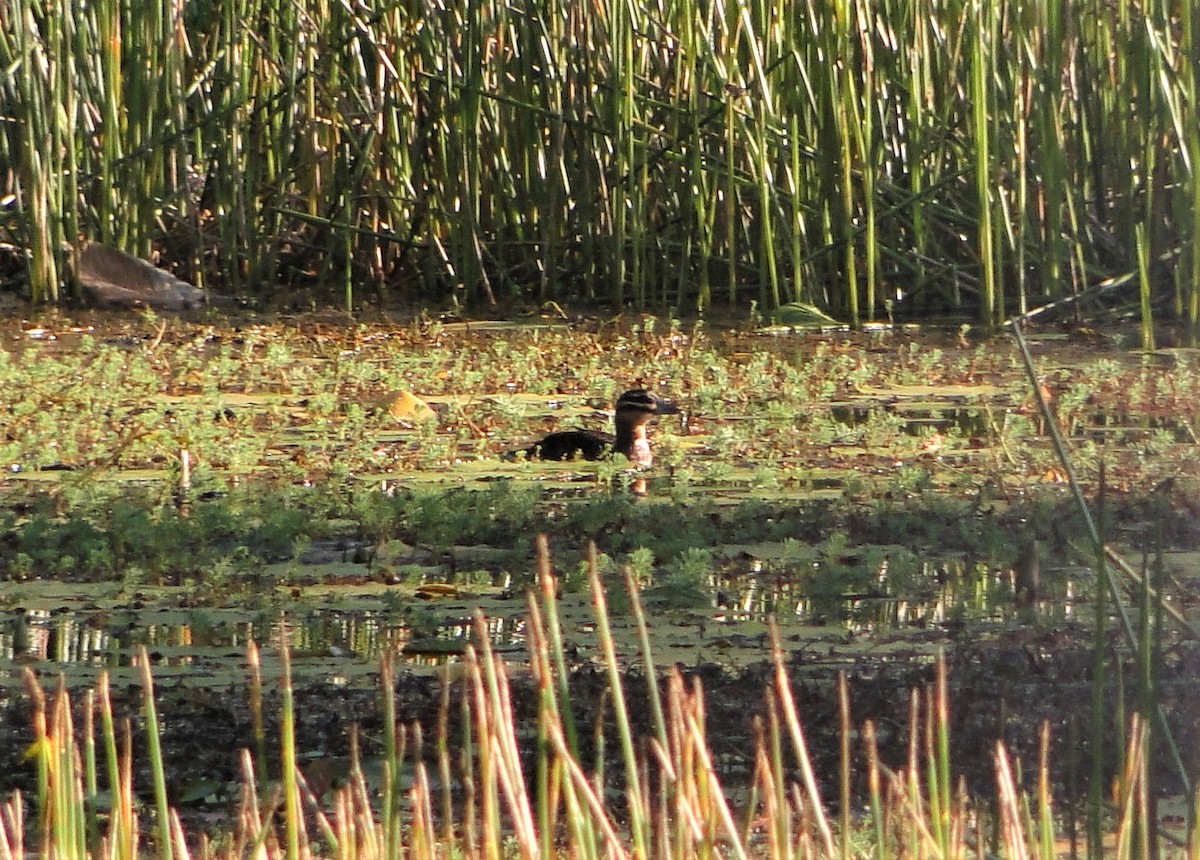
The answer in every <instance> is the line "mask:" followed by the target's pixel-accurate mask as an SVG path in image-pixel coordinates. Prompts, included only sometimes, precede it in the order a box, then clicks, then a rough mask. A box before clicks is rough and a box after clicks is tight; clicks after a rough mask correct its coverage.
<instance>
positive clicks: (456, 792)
mask: <svg viewBox="0 0 1200 860" xmlns="http://www.w3.org/2000/svg"><path fill="white" fill-rule="evenodd" d="M589 557H590V559H591V564H590V567H589V574H588V578H589V582H590V593H591V595H592V602H593V611H594V618H595V623H596V625H597V628H598V631H599V634H600V640H601V649H600V652H601V653H600V654H599V655H598V658H597V663H598V665H597V667H596V669H597V672H598V675H600V676H603V678H604V679H605V680H604V682H603V683H604V684H605V685H606V690H607V692H606V694H605V695H604V696H603V700H605V701H607V702H608V703H609V704H608V707H607V708H602V710H601V712H600V713H599V714H597V715H596V719H597V720H598V723H597V725H596V726H590V725H578V724H577V723H576V716H575V714H574V713H573V711H572V708H571V705H570V696H569V686H568V685H569V679H570V676H571V674H572V673H573V672H574V669H572V668H571V666H572V661H571V660H570V659H569V658H568V656H567V654H566V653H565V649H564V640H563V630H562V628H561V625H560V618H559V614H558V610H557V605H556V597H555V594H556V591H557V583H556V582H555V577H554V575H553V573H552V564H551V560H550V558H549V555H548V553H547V552H546V545H545V542H544V541H539V555H538V568H539V574H538V577H537V584H536V587H535V588H534V589H533V590H531V592H530V594H529V596H528V600H529V615H528V618H529V640H528V654H527V658H528V661H529V663H528V667H529V670H530V671H531V672H532V679H533V683H534V688H535V689H536V694H535V697H534V698H535V699H536V705H535V707H536V711H537V718H536V719H535V720H532V721H528V722H518V720H517V719H516V718H515V716H514V713H515V710H514V702H513V700H512V693H513V690H512V687H511V682H510V678H509V673H510V671H512V666H511V664H510V663H509V662H507V661H506V659H505V658H504V657H502V656H500V655H496V654H493V653H492V651H491V648H490V645H489V641H490V640H489V636H488V634H487V629H486V620H485V619H484V618H483V616H478V617H477V618H476V619H475V626H476V631H477V637H476V645H475V647H473V648H471V649H469V650H468V652H467V654H466V658H465V661H464V662H463V663H462V664H461V665H460V666H459V667H458V668H459V669H460V670H461V671H458V672H456V674H455V677H456V678H457V680H451V676H450V675H449V673H447V674H446V676H445V677H444V679H443V684H442V696H441V706H440V708H439V711H438V719H437V726H436V727H434V726H419V725H406V724H401V723H400V722H399V720H398V719H397V713H398V703H397V700H396V678H395V666H394V664H393V662H392V660H391V659H390V658H385V659H384V660H383V663H382V667H381V669H380V674H379V688H380V694H379V696H378V702H379V704H378V707H379V709H380V710H381V712H382V720H381V727H382V728H381V732H380V733H379V734H378V735H372V736H367V737H363V736H361V735H360V733H358V732H353V733H352V737H351V752H350V756H349V760H348V762H346V763H344V766H343V767H342V768H341V769H340V770H339V772H338V774H337V775H336V776H335V775H333V774H330V773H326V772H325V771H324V770H323V769H322V768H321V767H318V766H317V764H315V763H313V762H309V763H308V764H307V765H305V764H304V762H303V761H302V757H301V755H300V752H301V751H300V750H298V749H297V748H296V731H297V725H296V723H297V720H299V719H301V718H302V715H301V714H299V713H297V712H296V710H295V702H294V698H293V689H292V684H291V675H290V665H291V661H290V654H289V649H288V647H287V644H286V639H284V640H283V643H282V644H283V647H282V648H280V649H278V655H277V656H278V658H279V660H278V666H279V671H280V673H281V678H280V685H281V686H280V689H281V694H280V696H279V697H278V698H274V699H272V701H273V702H276V703H278V707H279V708H280V712H279V714H278V720H277V725H278V736H277V737H276V736H275V734H274V733H272V737H271V743H272V744H275V743H278V745H279V746H278V749H272V750H271V751H270V752H269V753H268V750H267V743H268V740H267V737H266V733H265V732H264V731H263V729H262V726H263V725H264V714H263V707H264V706H263V699H262V692H261V691H262V687H263V678H262V671H263V670H262V665H261V658H260V654H259V650H258V648H257V647H256V646H255V645H253V643H252V644H251V645H250V648H249V653H248V655H247V656H248V660H247V664H246V666H247V671H248V673H249V676H250V684H249V689H250V694H251V703H252V704H251V707H252V709H253V712H254V725H255V726H256V730H255V736H256V737H257V743H256V748H253V749H247V750H244V751H242V753H241V775H242V787H241V799H240V801H238V802H237V803H236V805H235V806H236V813H235V817H234V823H233V825H232V827H230V828H229V829H227V830H223V831H221V832H219V833H212V834H205V835H200V834H195V833H188V832H186V831H185V828H184V826H183V824H182V823H181V819H180V817H179V815H178V814H177V812H176V811H175V810H174V809H173V808H172V804H171V802H170V801H169V800H168V794H167V789H166V785H167V779H166V775H165V772H164V767H165V766H164V758H163V752H162V749H161V746H160V740H159V735H160V733H161V731H162V727H161V725H160V718H159V716H158V711H157V709H156V705H155V701H156V693H155V688H154V677H153V670H152V668H151V661H150V658H149V655H148V654H147V653H146V651H145V649H143V650H142V651H141V654H140V656H139V657H138V659H137V665H138V666H140V668H141V674H142V679H141V696H142V703H143V704H142V708H143V710H142V714H141V718H140V720H139V722H140V724H141V729H140V731H144V733H145V741H144V743H143V742H141V741H139V743H138V748H139V750H144V751H145V754H146V755H147V757H148V759H149V771H148V772H149V775H150V785H145V784H139V785H136V786H135V781H134V770H135V767H134V764H135V763H134V762H133V760H132V758H131V748H132V742H131V726H130V723H129V722H128V721H127V720H126V721H118V720H116V719H115V718H114V710H113V706H112V704H111V694H110V688H109V683H108V681H107V677H106V676H104V675H102V676H101V678H100V682H99V685H98V687H97V688H96V689H95V690H94V691H89V692H88V693H87V694H86V696H85V697H84V702H85V708H84V710H83V711H82V717H83V724H82V725H80V726H77V725H76V724H75V722H74V721H75V720H77V719H79V717H78V716H73V715H78V714H80V711H78V710H73V709H72V707H71V704H70V700H69V694H68V693H67V692H66V690H65V689H60V690H59V691H58V692H57V693H56V694H54V695H52V696H50V697H49V700H48V699H47V696H46V694H45V693H44V692H43V691H42V682H41V681H39V680H38V679H36V678H34V676H33V674H32V673H31V672H29V671H28V670H26V673H25V674H26V679H27V685H28V689H29V692H30V695H31V697H32V702H33V705H34V707H33V709H32V718H33V723H34V728H35V736H36V740H35V743H34V744H33V745H32V747H31V748H30V751H29V755H30V757H31V758H32V760H33V763H34V766H35V767H36V769H37V774H38V776H37V790H36V797H35V798H33V801H34V802H33V803H32V804H29V805H27V801H26V800H24V799H23V798H22V797H21V796H19V795H17V796H14V797H12V798H11V799H9V800H7V801H6V802H5V803H4V804H3V806H2V810H3V813H4V814H3V816H0V856H4V857H5V858H10V857H11V858H23V857H26V856H31V855H34V854H36V856H46V857H52V856H69V857H78V858H83V857H86V856H106V857H113V856H116V857H129V858H134V857H141V856H151V855H152V856H156V857H160V858H174V857H179V858H183V857H191V856H199V857H229V858H236V857H246V856H251V857H259V858H276V857H280V858H282V857H288V858H293V857H310V856H316V857H325V856H328V857H339V858H342V857H344V858H371V857H387V858H392V857H400V856H407V857H426V858H433V857H436V856H444V855H445V854H454V855H458V856H463V857H466V858H485V859H486V860H495V858H500V857H505V856H520V857H523V858H528V860H534V859H535V858H542V860H553V858H563V857H565V858H590V857H598V856H605V857H610V858H618V860H620V858H660V860H666V858H674V860H692V858H697V860H699V858H705V857H712V856H729V857H739V858H749V857H762V858H768V860H771V859H772V858H776V860H783V858H789V857H797V856H799V857H825V858H834V857H841V858H857V857H870V858H888V857H913V856H936V857H945V858H957V857H972V856H981V855H984V854H989V855H993V856H1005V857H1030V856H1036V857H1042V858H1054V857H1060V856H1065V855H1066V854H1070V855H1071V856H1077V855H1078V856H1088V857H1100V856H1104V857H1111V858H1117V860H1124V858H1144V857H1150V856H1160V855H1159V853H1158V852H1159V851H1162V852H1164V856H1179V857H1194V856H1196V852H1197V850H1198V849H1200V846H1198V845H1197V843H1196V839H1197V836H1196V834H1195V832H1194V831H1193V832H1192V833H1191V834H1190V835H1188V834H1187V833H1186V831H1185V830H1182V829H1181V828H1180V827H1179V821H1178V819H1176V820H1175V824H1173V825H1171V826H1169V827H1161V826H1160V822H1159V820H1158V817H1157V815H1158V813H1157V804H1158V802H1159V800H1158V798H1157V797H1156V789H1155V783H1154V780H1153V778H1152V777H1151V776H1150V769H1149V765H1148V760H1149V743H1150V741H1149V737H1150V733H1149V732H1148V731H1147V728H1146V726H1145V723H1144V722H1143V721H1142V720H1141V719H1140V718H1139V717H1137V716H1133V717H1132V718H1131V720H1130V722H1129V729H1128V735H1127V737H1128V741H1127V744H1126V746H1125V747H1124V749H1123V750H1118V751H1116V755H1117V756H1118V757H1119V760H1120V761H1119V764H1118V765H1116V766H1115V768H1114V766H1113V763H1112V762H1109V763H1108V765H1107V766H1106V771H1110V770H1111V772H1112V773H1113V783H1112V786H1111V788H1112V793H1111V797H1107V796H1106V795H1105V793H1104V792H1097V791H1093V792H1091V793H1090V794H1089V795H1088V798H1089V799H1088V801H1087V804H1086V805H1083V804H1079V805H1069V811H1068V812H1066V813H1064V812H1063V811H1061V810H1059V809H1057V808H1056V803H1055V800H1054V798H1053V796H1052V789H1051V783H1052V778H1051V775H1050V768H1051V767H1052V766H1054V767H1061V766H1062V765H1061V764H1060V763H1055V762H1051V761H1050V759H1049V756H1048V750H1049V735H1050V732H1051V727H1050V726H1049V724H1044V725H1043V726H1042V729H1041V742H1040V743H1041V752H1040V755H1039V757H1038V760H1037V761H1036V762H1019V761H1017V760H1015V759H1014V758H1013V757H1012V755H1011V754H1010V753H1009V751H1008V749H1007V748H1006V746H1005V745H1004V744H1003V743H998V744H997V745H996V746H995V747H994V749H993V751H992V752H993V761H994V775H995V788H994V793H985V794H984V795H983V796H981V795H980V794H978V793H971V794H968V793H967V791H966V785H965V782H964V781H963V779H962V778H961V776H960V775H959V774H958V773H957V772H956V770H955V767H954V763H953V762H952V761H951V758H950V747H951V743H950V733H951V724H950V714H951V708H950V702H949V700H948V695H949V694H948V684H947V674H946V665H945V662H944V661H943V660H942V659H940V658H939V659H938V660H937V661H936V662H935V664H934V665H935V667H936V669H935V672H934V675H933V680H932V682H931V683H929V684H928V685H927V686H926V687H925V688H924V689H919V690H913V691H912V694H911V697H910V698H909V701H908V703H907V707H906V706H905V704H904V703H903V699H901V700H900V701H899V702H897V706H898V711H899V712H898V713H897V714H896V716H895V720H888V721H887V723H888V725H886V726H877V725H876V724H874V723H872V722H868V723H866V724H865V725H862V726H859V725H858V724H857V723H856V722H855V718H854V714H853V711H852V708H851V693H852V690H851V688H850V687H849V685H848V684H847V682H846V678H845V676H844V675H842V676H841V677H840V679H839V680H838V682H837V689H838V703H839V704H838V707H837V717H836V718H835V719H836V720H837V722H838V724H839V725H840V736H841V742H840V748H839V749H838V751H837V752H836V756H838V757H839V759H840V767H839V768H838V774H839V775H838V776H837V777H836V778H835V779H831V780H825V781H822V780H820V779H818V777H817V775H816V773H815V771H814V768H813V763H812V757H811V750H810V745H809V741H808V740H807V739H806V733H805V722H806V719H805V702H804V701H802V700H800V699H798V698H797V696H802V695H803V690H802V689H800V688H797V687H796V685H795V684H794V682H793V681H792V680H791V678H790V677H789V669H788V666H787V660H786V658H785V655H784V651H783V643H782V642H781V640H780V638H779V632H778V630H776V629H773V630H772V633H771V649H770V652H771V657H770V663H769V666H770V667H773V668H770V669H769V671H767V672H765V673H761V675H760V676H761V677H762V680H763V684H764V686H765V689H764V690H763V694H764V696H765V700H764V701H765V705H764V707H763V716H762V717H761V718H759V719H757V720H756V721H755V727H754V740H753V750H752V751H749V752H748V755H749V756H750V758H749V759H748V761H751V762H752V766H749V767H745V768H742V769H741V775H742V777H743V778H744V780H745V784H735V783H736V780H734V779H732V778H731V775H730V771H729V770H728V769H727V768H725V767H722V766H720V764H719V763H718V762H717V761H715V760H714V759H713V757H712V754H711V746H712V745H711V742H710V739H709V735H710V734H711V733H713V732H718V731H720V730H721V729H720V727H719V726H710V725H709V720H708V714H707V708H706V704H705V701H706V696H705V691H704V689H703V687H702V685H701V683H700V681H699V679H698V678H693V680H692V682H691V683H685V681H684V678H683V675H682V674H681V673H680V672H679V670H678V669H673V670H669V671H665V672H663V674H664V675H665V683H663V684H662V685H661V688H660V684H659V677H660V674H659V670H658V669H656V666H655V662H654V656H653V653H652V652H651V650H650V649H649V645H648V638H647V636H646V624H647V619H646V617H645V615H644V613H643V610H642V607H641V605H640V602H639V600H638V589H637V588H636V586H635V583H634V582H633V580H632V578H631V577H626V581H625V583H624V587H625V588H627V589H628V595H629V598H630V600H631V601H632V612H633V615H634V618H635V620H636V623H637V626H638V628H639V629H640V630H641V631H642V637H641V642H640V645H638V646H634V648H633V650H634V651H635V652H636V653H635V654H625V655H622V656H618V652H617V648H616V647H615V645H614V641H613V637H612V635H611V633H610V630H609V620H610V619H609V611H608V607H607V600H606V588H605V586H604V584H603V583H602V580H601V574H600V569H599V566H598V565H597V563H596V557H597V556H596V553H595V551H594V548H593V550H592V551H591V552H590V553H589ZM621 588H622V585H621V584H620V583H617V582H613V583H612V584H611V586H610V587H609V588H608V589H607V592H609V593H611V592H612V591H615V590H620V589H621ZM630 663H633V664H636V665H638V666H640V669H641V671H640V672H636V673H630V672H629V671H628V669H629V665H630ZM647 681H649V683H647ZM639 685H641V686H644V687H645V689H644V690H643V691H641V692H640V693H639V694H638V699H639V701H642V702H648V703H649V705H648V711H647V712H645V713H639V714H633V713H631V711H630V710H629V705H628V704H627V698H626V697H627V695H629V693H630V692H632V688H633V687H635V686H639ZM452 686H455V687H459V686H461V688H462V695H461V697H457V696H456V698H457V699H458V700H459V701H460V707H461V712H460V713H459V712H456V711H455V710H453V709H451V707H450V697H449V690H450V688H451V687H452ZM810 716H811V714H810ZM451 721H453V722H454V723H455V726H456V729H455V742H454V743H452V742H451V739H450V734H449V732H448V730H447V725H448V723H449V722H451ZM272 723H276V720H275V719H274V716H273V715H272ZM601 724H603V725H604V726H605V728H604V729H603V730H601ZM881 730H882V731H883V732H884V734H885V735H890V734H892V733H895V732H900V733H906V735H907V737H908V738H909V740H908V749H909V752H908V758H907V761H905V762H903V763H901V764H899V765H896V766H893V767H889V766H887V765H886V764H884V763H883V762H882V761H881V759H880V755H879V753H878V750H877V746H876V743H877V740H876V739H877V733H878V732H879V731H881ZM593 735H594V738H593V740H594V741H595V742H596V743H599V744H603V740H602V738H604V737H607V738H608V739H609V742H610V743H612V744H614V745H615V746H616V747H617V752H615V753H614V754H613V755H612V757H611V760H610V758H609V757H607V756H606V755H605V754H604V752H603V751H602V749H593V750H592V751H591V753H586V752H585V746H590V744H584V743H583V742H584V740H585V739H587V738H589V737H592V736H593ZM1118 746H1119V744H1118ZM830 752H831V751H823V753H822V754H823V755H824V756H825V757H828V755H829V753H830ZM138 765H139V767H138V771H139V773H141V774H144V773H145V772H146V768H145V767H144V766H143V765H144V763H140V762H139V763H138ZM1070 765H1071V767H1072V768H1074V767H1077V766H1080V763H1079V762H1071V763H1070ZM1195 802H1196V799H1195V798H1187V797H1184V798H1182V803H1183V804H1184V806H1185V807H1186V808H1188V809H1189V811H1187V812H1184V813H1183V814H1184V816H1185V817H1187V818H1191V817H1192V816H1194V812H1195V806H1194V804H1195ZM1177 805H1178V804H1177ZM34 810H36V827H35V826H33V825H34V823H35V815H34ZM1160 827H1161V829H1160ZM1084 834H1086V837H1085V835H1084ZM147 835H152V845H153V848H152V849H148V848H147V847H146V846H145V845H144V843H143V842H142V840H143V839H144V838H145V837H146V836H147ZM1168 837H1169V839H1168ZM1160 839H1163V840H1167V841H1164V842H1161V843H1160V841H1159V840H1160Z"/></svg>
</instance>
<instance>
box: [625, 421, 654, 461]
mask: <svg viewBox="0 0 1200 860" xmlns="http://www.w3.org/2000/svg"><path fill="white" fill-rule="evenodd" d="M629 462H631V463H633V464H634V465H635V466H638V467H639V468H642V469H649V468H650V467H651V466H653V465H654V454H653V453H651V451H650V440H649V439H648V438H647V437H646V428H645V427H644V426H643V427H637V428H635V429H634V431H633V446H632V448H631V449H630V451H629Z"/></svg>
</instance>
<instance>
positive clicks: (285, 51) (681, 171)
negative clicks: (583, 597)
mask: <svg viewBox="0 0 1200 860" xmlns="http://www.w3.org/2000/svg"><path fill="white" fill-rule="evenodd" d="M1198 18H1200V10H1198V9H1197V7H1196V5H1195V3H1194V2H1192V0H1180V2H1166V0H1150V2H1147V3H1144V4H1140V5H1135V4H1116V5H1114V4H1111V3H1106V2H1103V0H1066V2H1064V3H1058V4H1046V3H1040V2H1034V0H1014V2H1011V3H1004V4H997V3H988V2H982V0H965V2H964V0H916V2H909V1H908V0H906V2H898V0H879V2H873V3H868V2H866V0H838V2H832V3H818V2H815V0H807V2H802V3H792V2H790V1H789V2H785V0H752V2H746V3H725V2H712V0H700V2H698V3H674V2H669V0H645V2H641V3H636V4H635V3H607V2H605V3H585V4H578V3H563V2H557V1H556V0H552V2H544V3H515V4H514V3H505V2H489V0H484V2H469V3H468V2H465V0H429V2H427V3H414V2H409V0H403V2H398V3H394V4H389V5H385V6H382V7H378V8H375V7H371V6H370V5H368V4H362V3H359V2H356V0H292V1H291V2H280V0H220V2H213V3H204V4H197V3H192V4H185V3H172V4H160V5H159V6H156V7H155V8H154V9H146V8H144V6H142V5H139V4H135V3H131V2H128V0H124V2H122V0H100V2H91V0H89V1H88V2H84V0H65V2H63V3H49V2H46V0H0V20H2V21H3V22H4V25H3V27H2V28H0V66H2V67H3V68H4V70H5V71H4V74H3V76H2V77H0V159H2V163H3V164H4V165H5V167H3V168H0V171H2V172H0V183H3V187H2V188H0V199H2V200H3V203H4V205H3V209H0V237H3V238H5V239H7V240H8V241H10V242H13V243H15V244H16V245H17V246H19V247H21V248H23V249H27V251H28V258H29V269H30V272H29V275H30V286H31V288H32V291H33V294H34V296H35V297H36V298H39V299H53V298H54V297H55V296H56V295H57V290H58V284H59V282H60V280H61V278H62V277H63V272H64V268H63V266H64V262H65V251H64V250H63V247H64V246H63V242H64V241H70V242H74V241H76V240H77V239H80V238H86V239H94V240H99V241H102V242H107V243H112V244H115V245H118V246H120V247H122V248H124V249H126V250H129V251H131V252H134V253H139V254H143V255H148V254H150V253H152V252H154V253H156V254H157V255H158V258H159V259H161V260H162V261H164V262H167V263H170V264H171V265H172V266H174V267H175V268H176V269H177V271H178V273H179V274H180V275H182V276H183V277H185V278H187V279H190V280H193V281H195V282H197V283H199V284H201V285H211V286H217V287H220V288H222V289H225V290H234V291H249V292H254V291H259V292H261V291H265V290H268V289H269V288H274V287H276V286H278V285H280V284H283V285H285V286H288V285H313V284H317V285H322V286H324V287H327V288H336V289H337V290H339V291H340V293H341V294H342V295H344V297H345V301H346V302H347V303H348V304H353V303H354V302H356V301H361V300H362V299H364V298H375V297H379V296H382V297H385V298H413V297H422V298H437V299H441V300H454V301H460V302H469V303H479V302H490V301H495V300H498V299H504V298H506V297H510V296H514V295H522V296H528V297H536V298H538V299H542V300H552V299H553V300H560V299H593V298H594V299H604V300H609V301H612V302H616V303H618V304H623V303H633V304H636V305H639V306H666V307H671V308H675V309H678V310H684V311H688V310H696V309H700V310H703V309H705V308H707V307H708V306H709V305H710V304H712V302H714V301H715V300H717V299H718V298H726V299H728V300H729V301H730V302H732V303H733V304H735V305H738V306H742V307H747V306H749V304H750V302H751V301H754V302H757V303H759V304H760V305H761V306H764V307H768V308H771V307H775V306H778V305H779V304H781V303H784V302H789V301H805V302H812V303H815V304H818V305H820V306H822V307H825V308H828V309H830V310H832V311H833V312H834V313H835V314H837V315H839V316H841V317H842V318H844V319H847V320H849V321H853V322H859V321H862V320H866V319H871V318H876V317H879V316H881V315H882V314H883V313H884V312H885V311H886V309H887V308H888V307H889V306H890V303H891V302H893V301H894V300H896V299H897V298H898V297H900V296H901V295H903V296H905V297H906V298H907V299H908V300H910V301H911V303H912V305H913V307H914V308H916V309H917V310H922V309H924V310H936V311H953V312H955V313H960V314H961V313H962V312H964V311H973V312H974V313H975V315H976V316H977V317H978V318H979V319H981V320H986V321H996V320H1000V319H1002V318H1003V317H1005V316H1006V315H1009V314H1012V313H1014V312H1016V311H1018V310H1022V309H1024V308H1026V307H1028V306H1030V305H1032V304H1035V303H1038V302H1041V301H1043V300H1044V299H1046V298H1051V297H1060V296H1063V295H1067V294H1070V293H1075V292H1079V291H1080V290H1082V289H1084V288H1085V287H1087V286H1091V285H1101V284H1106V283H1111V282H1113V281H1114V280H1115V281H1116V282H1120V283H1124V282H1129V283H1131V284H1133V285H1135V286H1134V287H1133V288H1136V285H1137V284H1138V283H1139V281H1140V283H1142V284H1145V285H1147V288H1149V287H1154V288H1156V289H1157V290H1158V291H1159V292H1158V293H1157V294H1158V295H1165V296H1168V297H1169V302H1168V304H1169V305H1170V307H1169V312H1170V313H1172V314H1174V315H1176V316H1180V317H1184V318H1187V319H1189V320H1190V321H1192V322H1193V323H1194V322H1195V321H1196V320H1197V318H1198V317H1200V286H1198V285H1200V254H1198V252H1197V248H1200V221H1198V219H1197V212H1200V183H1197V182H1196V180H1195V170H1196V165H1197V164H1198V163H1200V117H1198V116H1197V105H1198V104H1200V102H1198V101H1197V97H1196V96H1197V75H1198V73H1200V66H1198V64H1197V63H1196V61H1195V57H1197V56H1200V46H1197V45H1196V44H1195V42H1196V29H1197V24H1196V22H1197V19H1198ZM1139 230H1140V231H1141V232H1138V231H1139ZM1143 233H1144V235H1143ZM1139 264H1142V265H1141V266H1140V265H1139ZM1147 265H1148V266H1149V267H1150V269H1151V276H1152V277H1150V278H1144V277H1141V275H1140V273H1141V272H1142V269H1143V268H1145V267H1146V266H1147Z"/></svg>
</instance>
